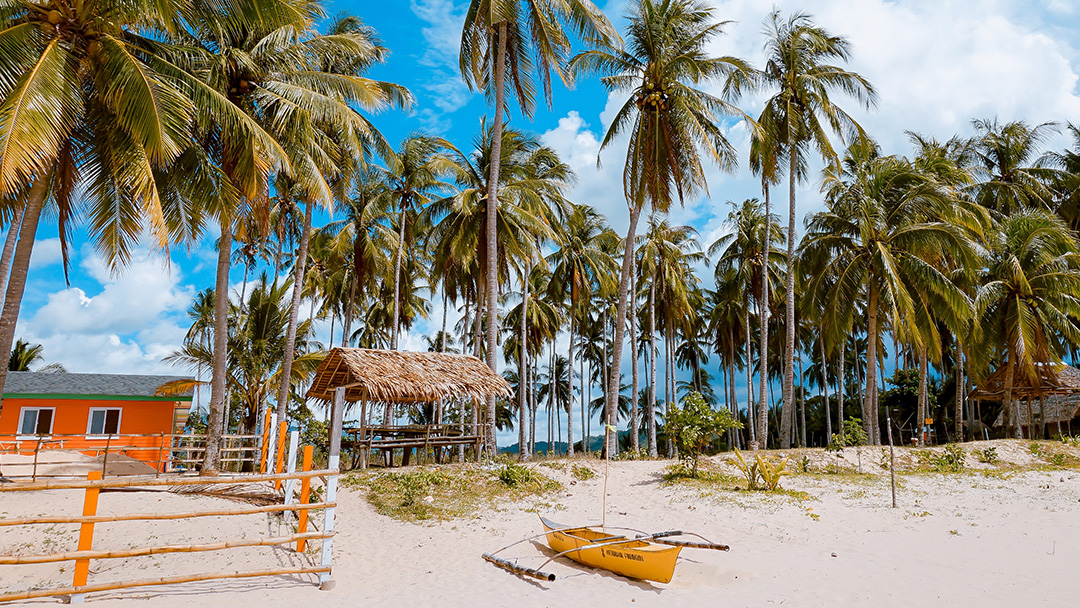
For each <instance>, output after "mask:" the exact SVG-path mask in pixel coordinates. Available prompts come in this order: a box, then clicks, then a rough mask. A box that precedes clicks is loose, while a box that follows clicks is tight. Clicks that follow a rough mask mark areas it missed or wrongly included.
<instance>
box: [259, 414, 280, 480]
mask: <svg viewBox="0 0 1080 608" xmlns="http://www.w3.org/2000/svg"><path fill="white" fill-rule="evenodd" d="M276 426H277V414H276V413H272V414H270V419H269V421H268V422H267V431H266V451H265V452H263V455H262V469H263V472H267V473H268V472H270V458H271V454H273V453H274V449H275V447H274V437H275V435H274V434H273V433H272V432H270V430H269V429H273V428H274V427H276Z"/></svg>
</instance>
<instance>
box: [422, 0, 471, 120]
mask: <svg viewBox="0 0 1080 608" xmlns="http://www.w3.org/2000/svg"><path fill="white" fill-rule="evenodd" d="M409 8H410V9H411V10H412V12H413V13H414V14H415V15H416V16H417V17H419V18H420V20H422V21H424V22H425V23H427V24H428V27H425V28H423V29H422V30H421V32H420V33H421V35H422V36H423V37H424V43H425V44H424V52H423V54H421V55H420V58H419V63H420V69H422V70H424V71H426V72H427V75H426V78H425V79H424V84H423V85H421V86H422V88H423V89H424V91H425V92H426V93H427V94H426V95H425V97H426V100H427V101H426V103H421V104H420V105H421V108H420V109H419V110H418V112H417V115H418V116H419V118H420V121H421V123H422V124H423V125H424V127H425V128H427V129H428V130H431V131H435V132H444V131H446V130H447V129H449V128H450V123H449V121H447V120H445V119H444V118H443V116H442V114H452V113H453V112H456V111H457V110H460V109H461V108H462V107H464V106H465V104H467V103H468V102H469V100H470V99H471V98H472V93H471V92H470V91H469V88H468V87H467V86H466V85H465V83H464V82H463V81H462V79H461V74H460V73H459V72H458V50H459V48H460V44H461V28H462V24H463V23H464V22H465V9H466V8H467V5H464V4H463V5H459V6H455V5H454V3H453V2H452V1H451V0H411V1H410V3H409ZM429 104H430V105H433V106H434V108H435V109H433V108H431V107H430V106H429ZM424 106H429V107H424Z"/></svg>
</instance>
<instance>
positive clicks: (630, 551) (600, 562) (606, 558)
mask: <svg viewBox="0 0 1080 608" xmlns="http://www.w3.org/2000/svg"><path fill="white" fill-rule="evenodd" d="M540 523H541V524H543V526H544V530H545V531H546V532H547V543H548V546H549V547H551V548H552V550H554V551H555V552H557V553H560V554H563V555H566V557H569V558H570V559H572V560H574V561H575V562H578V563H579V564H584V565H586V566H591V567H593V568H600V569H602V570H607V571H609V572H614V573H615V574H621V575H623V576H625V577H627V578H636V579H641V580H646V581H656V582H658V583H668V582H671V576H672V575H673V574H674V573H675V560H676V559H678V557H679V552H680V551H682V547H679V546H675V547H672V546H669V545H662V544H659V543H656V542H649V541H650V540H651V541H655V540H657V537H656V535H651V536H652V538H650V539H649V540H638V539H635V538H627V537H626V536H618V535H612V534H608V533H607V532H602V531H600V530H594V529H592V528H588V527H582V528H567V527H566V526H560V525H559V524H556V523H554V522H552V521H550V520H547V519H544V518H543V517H541V518H540Z"/></svg>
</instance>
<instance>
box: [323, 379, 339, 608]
mask: <svg viewBox="0 0 1080 608" xmlns="http://www.w3.org/2000/svg"><path fill="white" fill-rule="evenodd" d="M344 411H345V387H344V386H339V387H338V388H335V389H334V405H333V410H332V411H331V412H330V455H329V458H328V462H327V466H326V468H328V469H330V470H332V471H334V473H333V474H332V475H330V478H329V479H328V480H327V481H326V502H328V503H330V504H333V503H334V502H336V501H337V482H338V460H339V457H340V454H341V418H342V416H343V415H344ZM323 517H324V519H323V533H324V534H326V535H328V536H327V538H324V539H323V541H322V561H321V564H322V567H323V568H330V567H331V563H332V562H333V560H332V554H333V552H334V537H333V532H334V507H327V508H326V509H325V510H324V511H323ZM333 588H334V581H332V580H330V573H329V572H320V573H319V589H322V590H324V591H329V590H330V589H333Z"/></svg>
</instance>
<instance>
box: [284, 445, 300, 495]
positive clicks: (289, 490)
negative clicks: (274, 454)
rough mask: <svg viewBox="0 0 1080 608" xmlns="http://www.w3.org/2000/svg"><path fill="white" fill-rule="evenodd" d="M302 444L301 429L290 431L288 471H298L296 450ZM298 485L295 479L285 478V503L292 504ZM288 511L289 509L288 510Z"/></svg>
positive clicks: (291, 472) (290, 472)
mask: <svg viewBox="0 0 1080 608" xmlns="http://www.w3.org/2000/svg"><path fill="white" fill-rule="evenodd" d="M299 445H300V431H292V432H291V433H289V457H288V473H289V475H292V474H293V473H295V472H296V450H297V448H298V447H299ZM295 485H296V480H295V479H291V478H290V479H286V480H285V504H287V505H291V504H292V495H293V487H294V486H295ZM286 513H288V511H286Z"/></svg>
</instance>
